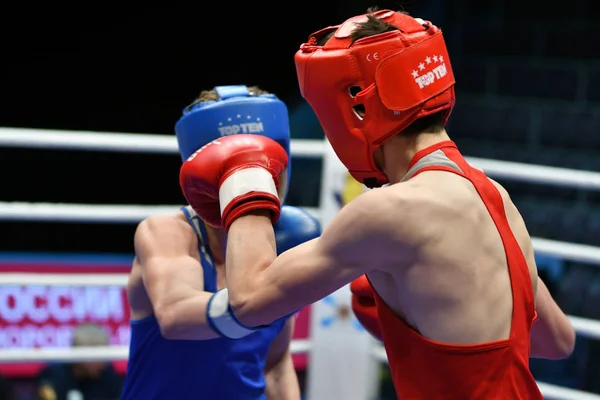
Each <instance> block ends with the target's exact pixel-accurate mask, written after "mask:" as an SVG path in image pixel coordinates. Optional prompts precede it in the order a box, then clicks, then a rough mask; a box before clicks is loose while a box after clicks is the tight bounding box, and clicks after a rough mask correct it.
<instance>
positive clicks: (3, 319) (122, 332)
mask: <svg viewBox="0 0 600 400" xmlns="http://www.w3.org/2000/svg"><path fill="white" fill-rule="evenodd" d="M131 260H132V257H128V256H115V257H112V256H89V255H86V256H75V255H73V256H71V255H69V256H64V255H62V256H56V255H29V254H22V255H14V254H10V255H6V254H2V253H0V274H2V273H7V272H30V273H53V274H61V273H90V274H92V273H93V274H98V273H128V272H129V269H130V266H131ZM309 320H310V318H309V309H306V310H303V311H301V312H300V314H299V316H298V319H297V322H296V331H295V334H294V337H295V338H296V339H306V338H308V333H309ZM81 323H95V324H98V325H101V326H103V327H104V328H105V329H106V331H107V332H108V334H109V337H110V344H111V345H113V346H127V345H129V338H130V325H129V305H128V303H127V295H126V292H125V289H124V288H122V287H116V286H115V287H105V286H94V285H93V284H92V285H89V286H85V287H68V286H52V287H46V286H38V285H23V286H13V285H2V286H0V351H2V349H9V348H10V349H17V348H22V349H31V348H56V347H70V346H71V340H72V335H73V330H74V328H75V327H76V326H77V325H79V324H81ZM306 361H307V357H306V356H294V362H295V365H296V367H297V368H305V367H306ZM43 367H44V363H24V364H4V365H2V364H0V374H2V375H4V376H7V377H29V376H34V375H36V374H38V373H39V371H40V370H41V369H42V368H43ZM115 367H116V368H117V370H118V371H119V372H122V373H124V372H125V368H126V362H124V361H123V362H115Z"/></svg>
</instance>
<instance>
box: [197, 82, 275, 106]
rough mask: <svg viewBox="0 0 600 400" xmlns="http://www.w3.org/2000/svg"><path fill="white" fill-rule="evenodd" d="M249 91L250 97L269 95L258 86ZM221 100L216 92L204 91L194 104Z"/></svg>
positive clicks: (250, 87)
mask: <svg viewBox="0 0 600 400" xmlns="http://www.w3.org/2000/svg"><path fill="white" fill-rule="evenodd" d="M248 91H249V92H250V96H260V95H262V94H269V92H267V91H266V90H263V89H261V88H259V87H258V86H248ZM217 100H219V94H218V93H217V91H216V90H214V89H212V90H203V91H201V92H200V95H199V96H198V98H197V99H196V100H195V101H194V103H202V102H205V101H217Z"/></svg>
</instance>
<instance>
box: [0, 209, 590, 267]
mask: <svg viewBox="0 0 600 400" xmlns="http://www.w3.org/2000/svg"><path fill="white" fill-rule="evenodd" d="M180 207H181V206H177V205H171V206H145V205H97V204H64V203H63V204H54V203H18V202H15V203H8V202H0V220H18V221H62V222H102V223H138V222H140V221H141V220H143V219H144V218H146V217H148V216H150V215H162V214H173V213H174V212H176V211H177V210H179V208H180ZM303 209H304V210H306V211H308V212H309V213H310V214H311V215H313V216H314V217H315V218H317V219H320V217H321V215H320V212H319V209H317V208H310V207H303ZM532 241H533V246H534V248H535V251H536V252H538V253H539V254H546V255H549V256H554V257H559V258H562V259H567V260H571V261H576V262H583V263H590V264H597V265H600V248H598V247H594V246H588V245H584V244H576V243H566V242H559V241H556V240H549V239H541V238H532Z"/></svg>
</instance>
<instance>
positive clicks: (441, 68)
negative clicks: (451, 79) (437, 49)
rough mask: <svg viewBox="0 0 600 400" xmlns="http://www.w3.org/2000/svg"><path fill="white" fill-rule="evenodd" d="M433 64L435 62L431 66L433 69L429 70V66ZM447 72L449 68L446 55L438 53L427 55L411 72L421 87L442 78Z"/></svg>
mask: <svg viewBox="0 0 600 400" xmlns="http://www.w3.org/2000/svg"><path fill="white" fill-rule="evenodd" d="M431 64H433V65H432V66H431V67H430V68H432V69H431V70H429V68H427V67H428V66H429V65H431ZM426 69H427V70H426ZM447 74H448V70H447V69H446V64H444V56H442V55H437V54H434V55H431V56H427V57H425V58H424V59H423V60H422V61H420V62H419V64H418V65H417V66H416V67H415V69H413V71H412V73H411V75H412V77H413V78H414V80H415V83H416V84H417V85H419V88H420V89H423V88H424V87H425V86H429V85H431V84H432V83H433V82H436V81H438V80H440V79H442V78H443V77H445V76H446V75H447Z"/></svg>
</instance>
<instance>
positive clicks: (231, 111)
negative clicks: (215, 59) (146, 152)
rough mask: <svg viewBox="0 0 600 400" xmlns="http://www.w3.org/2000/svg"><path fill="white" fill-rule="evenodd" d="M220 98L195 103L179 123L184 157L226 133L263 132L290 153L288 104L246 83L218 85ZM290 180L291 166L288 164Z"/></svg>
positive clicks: (181, 151) (184, 111) (176, 128)
mask: <svg viewBox="0 0 600 400" xmlns="http://www.w3.org/2000/svg"><path fill="white" fill-rule="evenodd" d="M214 90H215V91H216V92H217V94H218V97H219V100H216V101H203V102H198V103H194V104H192V105H190V106H188V107H186V108H185V109H184V110H183V116H182V117H181V118H180V119H179V121H177V123H176V124H175V134H176V136H177V144H178V146H179V154H180V156H181V160H182V161H185V160H187V159H188V158H189V157H190V156H191V155H192V154H194V153H195V152H196V151H197V150H199V149H200V148H202V147H203V146H206V145H207V144H209V143H211V142H212V141H213V140H216V139H219V138H221V137H223V136H229V135H236V134H252V135H261V136H266V137H268V138H271V139H273V140H274V141H276V142H277V143H279V144H280V145H281V147H283V148H284V149H285V151H286V152H287V154H288V155H290V121H289V118H288V111H287V107H286V105H285V104H284V103H283V102H282V101H281V100H279V99H278V98H277V97H276V96H275V95H273V94H262V95H253V94H250V91H249V90H248V88H247V87H246V86H217V87H216V88H215V89H214ZM287 172H288V182H289V181H290V174H291V167H290V165H289V164H288V168H287Z"/></svg>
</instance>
